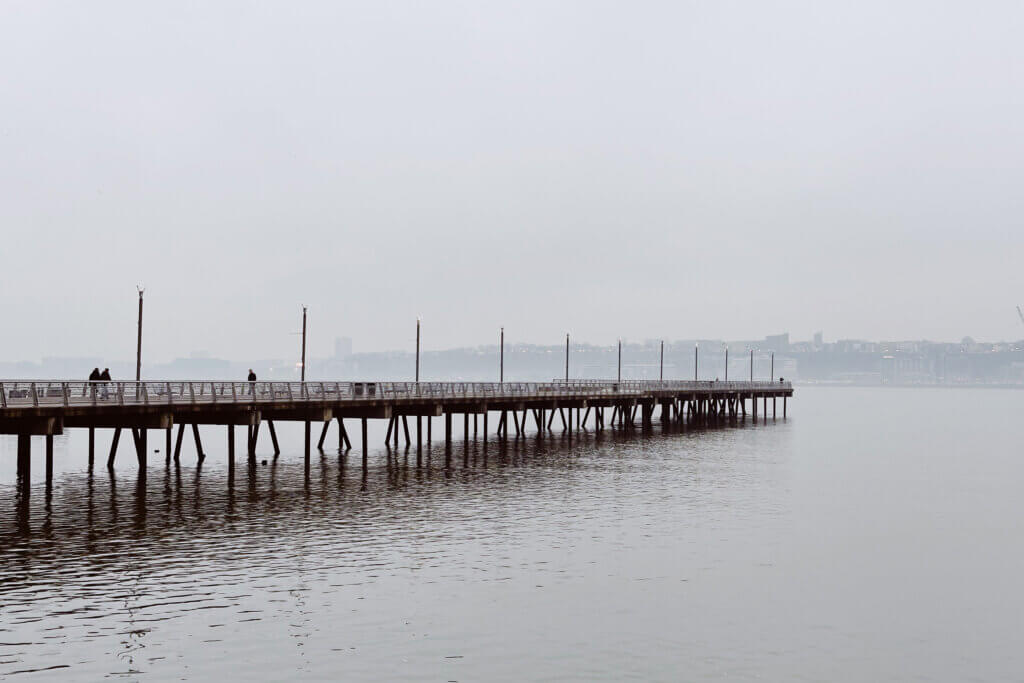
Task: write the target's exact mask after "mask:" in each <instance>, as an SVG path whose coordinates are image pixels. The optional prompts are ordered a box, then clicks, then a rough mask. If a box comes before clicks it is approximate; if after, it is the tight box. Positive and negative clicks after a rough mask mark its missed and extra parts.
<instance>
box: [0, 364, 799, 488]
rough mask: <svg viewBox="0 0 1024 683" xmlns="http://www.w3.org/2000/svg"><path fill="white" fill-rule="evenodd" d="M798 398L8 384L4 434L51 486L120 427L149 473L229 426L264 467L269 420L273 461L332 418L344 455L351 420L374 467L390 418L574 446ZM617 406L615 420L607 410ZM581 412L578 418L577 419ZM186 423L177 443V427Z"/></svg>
mask: <svg viewBox="0 0 1024 683" xmlns="http://www.w3.org/2000/svg"><path fill="white" fill-rule="evenodd" d="M792 395H793V387H792V384H791V383H789V382H782V381H779V382H719V381H677V380H670V381H637V380H627V381H614V380H611V381H609V380H567V381H563V380H555V381H551V382H309V381H307V382H265V381H256V382H221V381H209V380H203V381H200V380H197V381H153V380H146V381H138V382H136V381H127V382H123V381H118V382H112V381H97V382H82V381H66V380H35V381H25V380H0V434H11V435H17V437H18V478H19V481H24V482H26V485H27V482H28V479H29V474H30V468H31V445H30V444H31V441H30V438H31V436H33V435H42V436H44V437H46V439H45V441H46V472H47V476H46V481H47V483H48V484H49V483H50V482H51V481H52V469H53V437H54V436H55V435H58V434H63V433H64V430H66V429H72V428H82V429H88V430H89V467H90V469H91V467H92V465H93V461H94V456H95V430H97V429H113V430H114V433H113V439H112V443H111V448H110V453H109V455H108V458H107V465H108V467H113V465H114V459H115V457H116V454H117V449H118V444H119V441H120V435H121V431H122V430H124V429H127V430H130V431H131V434H132V439H133V441H134V445H135V452H136V457H137V458H138V463H139V467H140V471H141V472H142V473H144V472H145V468H146V458H147V453H148V448H147V433H148V431H149V430H153V429H157V430H163V431H164V432H165V438H166V449H165V451H164V452H165V454H166V459H167V461H168V462H169V461H170V459H171V457H172V455H173V457H174V459H175V460H177V459H178V458H179V457H180V453H181V445H182V439H183V436H184V434H185V427H186V426H190V427H191V431H192V435H193V438H194V440H195V446H196V452H197V453H198V454H199V459H200V461H201V460H202V459H203V458H204V457H205V452H204V450H203V447H202V442H201V440H200V438H199V425H225V426H227V427H228V429H227V445H228V448H227V457H228V465H229V467H233V466H234V456H235V427H236V426H239V425H245V426H246V430H247V440H246V451H247V453H248V456H249V458H250V459H255V451H256V445H257V443H258V439H259V434H260V427H261V425H262V424H264V423H266V425H267V431H268V432H269V433H270V438H271V441H272V444H273V448H274V453H275V455H276V454H278V453H280V448H279V446H278V442H277V434H276V431H275V429H274V422H275V421H297V422H302V423H304V425H305V449H304V453H305V457H306V460H307V462H308V460H309V454H310V428H311V424H312V423H314V422H315V423H321V424H322V428H321V433H320V440H319V443H318V448H322V447H323V443H324V439H325V438H326V436H327V430H328V427H329V425H330V424H331V422H332V421H333V420H337V423H338V448H339V449H342V450H344V449H350V448H351V447H352V444H351V441H350V439H349V436H348V432H347V430H346V428H345V423H344V420H345V419H346V418H348V419H357V420H359V421H360V423H361V431H362V451H363V462H364V465H365V463H366V457H367V450H368V443H367V421H368V420H371V419H377V420H387V421H388V432H387V436H386V437H385V442H386V443H387V444H389V445H390V444H391V443H392V442H393V443H394V445H395V446H397V445H398V443H399V438H400V436H401V435H402V434H401V433H403V432H404V439H405V444H406V446H410V445H412V443H413V438H412V437H411V435H410V428H409V418H410V417H413V418H415V429H414V431H415V441H416V444H417V446H418V447H421V446H422V443H423V438H424V430H423V418H425V417H426V418H432V417H442V416H443V417H444V439H445V445H446V446H448V447H450V445H451V440H452V435H453V430H452V416H453V415H462V416H463V432H464V438H465V439H467V440H468V439H469V437H470V417H471V416H472V424H473V436H474V437H475V436H477V434H478V431H477V430H478V418H482V422H483V439H484V444H485V445H486V443H487V438H488V435H489V425H488V417H489V416H490V414H491V413H495V414H496V418H497V422H496V427H495V436H496V437H497V438H499V439H508V438H509V428H510V427H512V430H513V437H514V438H518V437H520V436H524V435H525V431H526V427H527V418H528V417H532V420H533V423H534V424H535V425H536V428H537V430H538V432H540V433H541V434H543V433H544V432H545V431H548V430H550V429H551V427H552V425H553V424H554V420H555V417H556V415H557V416H558V417H559V422H558V426H559V427H561V428H562V430H563V431H564V432H566V433H567V434H568V436H569V438H572V433H573V431H574V430H580V429H587V428H588V426H587V425H588V422H590V423H592V428H593V429H595V430H601V429H604V428H605V427H606V426H607V425H609V424H611V425H614V424H616V423H617V424H618V425H619V426H621V427H634V426H636V424H637V419H638V418H639V422H640V426H641V427H642V428H643V429H649V428H650V427H651V426H652V423H653V419H654V415H655V412H656V409H658V408H659V407H660V415H659V417H660V420H661V422H662V423H663V424H668V423H673V422H678V423H684V422H690V423H701V424H710V423H717V422H723V421H727V420H729V419H734V418H737V417H738V416H740V415H747V403H748V401H749V403H750V414H752V415H753V417H754V418H755V419H756V418H757V416H758V402H759V401H760V402H761V405H762V408H761V410H762V415H763V417H764V418H765V419H767V417H768V401H769V399H771V403H772V416H773V417H775V414H776V407H777V403H776V401H777V399H779V398H781V399H782V416H783V418H785V416H786V401H787V399H788V398H789V397H791V396H792ZM608 409H611V415H610V416H607V417H608V420H607V421H606V412H605V411H606V410H608ZM574 410H575V420H574V419H573V411H574ZM591 416H593V417H592V419H591ZM432 422H433V421H432V420H430V419H428V420H426V427H427V428H426V434H425V436H426V439H427V441H428V443H429V442H430V440H431V438H432ZM174 426H177V427H178V432H177V438H176V439H175V440H174V443H173V447H172V430H173V427H174Z"/></svg>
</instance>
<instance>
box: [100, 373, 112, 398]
mask: <svg viewBox="0 0 1024 683" xmlns="http://www.w3.org/2000/svg"><path fill="white" fill-rule="evenodd" d="M100 380H101V381H102V382H103V398H110V392H109V391H108V390H107V382H109V381H110V368H103V372H101V373H100Z"/></svg>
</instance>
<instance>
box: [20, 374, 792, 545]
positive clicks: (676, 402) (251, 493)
mask: <svg viewBox="0 0 1024 683" xmlns="http://www.w3.org/2000/svg"><path fill="white" fill-rule="evenodd" d="M757 399H760V400H759V401H758V400H757ZM746 400H750V401H751V404H752V408H753V409H755V410H760V411H761V415H762V420H758V421H756V422H753V421H752V423H753V424H761V422H762V421H767V419H768V416H767V412H768V411H767V397H764V396H751V395H750V394H749V393H748V394H746V395H742V394H736V395H727V396H723V397H721V398H720V399H719V398H714V399H705V398H702V397H699V396H684V397H672V398H666V399H661V400H659V401H648V402H642V401H628V402H625V401H619V400H615V401H608V402H607V405H606V406H597V405H595V406H589V405H586V406H584V405H582V404H581V405H577V406H571V405H565V406H563V407H561V408H560V407H559V406H557V405H556V406H554V407H553V408H550V409H546V408H531V407H528V406H526V407H524V406H519V407H518V408H517V409H516V410H511V409H506V410H500V409H496V411H495V412H497V413H498V414H499V416H504V418H505V419H504V425H503V424H502V422H501V421H499V423H498V429H497V431H496V433H495V434H491V433H490V432H489V427H490V418H489V413H490V411H487V410H486V408H485V406H483V405H482V404H480V405H476V406H466V409H465V410H462V409H460V411H461V412H462V413H463V444H462V456H463V457H462V458H461V460H462V463H461V468H458V469H466V468H470V467H476V466H477V465H478V464H479V463H480V462H482V463H483V464H484V465H485V466H486V465H488V464H489V459H488V456H489V455H491V456H494V457H496V458H497V464H499V465H500V464H513V465H517V466H518V465H519V464H521V461H523V460H524V459H526V458H527V457H528V456H529V455H530V454H537V453H540V452H542V447H543V446H545V445H547V446H548V447H549V448H554V449H556V451H557V449H558V448H560V447H562V448H564V447H568V448H569V449H572V448H573V447H574V446H576V447H579V446H580V445H585V444H589V443H593V444H595V445H598V444H600V443H602V435H603V434H604V432H605V430H604V429H603V426H604V425H605V424H606V423H605V419H604V417H605V408H606V407H607V408H612V409H613V411H614V413H615V416H616V417H617V418H618V423H619V424H618V425H616V426H615V427H614V428H613V429H612V430H611V431H609V432H608V434H609V435H611V436H612V437H613V438H614V439H615V440H616V441H617V440H618V438H619V436H620V435H621V436H625V437H629V436H630V435H631V434H633V432H634V429H633V427H642V428H643V429H642V431H643V434H644V436H645V437H649V436H651V435H652V434H651V429H652V427H653V421H654V419H655V418H659V419H660V421H661V425H662V429H661V430H659V433H665V434H673V433H676V432H684V431H692V430H703V429H710V428H717V427H719V426H722V425H735V424H738V420H739V416H740V414H741V413H743V414H746V410H747V406H746ZM773 403H777V402H775V401H773ZM758 404H760V405H758ZM659 406H660V410H659V409H658V408H659ZM785 406H786V397H783V411H785ZM573 407H576V409H577V410H576V419H575V420H574V419H573V417H572V408H573ZM755 407H756V408H755ZM772 407H773V409H775V410H773V412H777V408H776V405H773V406H772ZM583 408H586V410H585V411H584V410H583ZM565 409H568V412H565ZM556 411H557V412H559V422H560V423H561V424H562V426H563V435H564V436H562V437H561V438H557V439H556V438H554V436H555V435H554V434H551V433H548V429H547V427H548V422H549V420H554V419H555V416H554V413H555V412H556ZM471 412H472V413H473V414H474V420H473V421H474V423H475V424H477V425H478V424H479V419H478V412H479V413H482V417H483V420H482V422H483V430H482V431H481V430H480V429H479V428H477V429H476V430H475V431H474V437H475V438H472V439H471V438H469V436H470V435H469V428H468V424H469V414H470V413H471ZM510 412H511V413H512V415H511V416H509V413H510ZM531 414H532V417H531ZM591 414H593V421H592V422H591V421H590V416H591ZM634 414H635V415H636V417H639V418H640V421H639V422H640V424H637V421H636V419H635V418H634V417H633V416H634ZM452 415H453V412H452V411H442V412H441V415H440V416H441V417H442V419H444V420H445V425H444V427H445V440H444V454H445V458H444V468H445V469H450V468H451V467H452V464H453V463H452V458H453V453H454V444H453V443H452V439H453V435H452V425H451V421H452V419H453V417H452ZM783 416H784V419H785V412H783ZM417 417H418V423H419V424H417V425H416V429H417V439H416V448H417V450H416V467H417V468H423V467H425V468H426V469H427V470H428V473H429V471H430V470H431V467H432V462H431V455H432V453H433V449H432V447H431V444H430V441H429V440H428V443H427V444H426V445H424V444H423V443H422V438H421V434H422V426H421V420H422V417H427V422H428V433H429V425H430V422H431V420H430V417H429V416H427V415H418V416H417ZM509 417H512V418H513V420H512V421H514V423H515V425H514V428H515V433H516V438H515V439H508V438H507V436H506V435H507V433H508V427H509V426H510V425H509V422H510V420H508V418H509ZM773 417H774V415H773ZM499 420H500V418H499ZM745 422H746V421H744V422H739V424H741V425H742V424H744V423H745ZM239 424H242V423H239ZM534 426H536V427H538V428H537V429H536V430H534V429H533V427H534ZM361 427H362V430H363V439H362V443H363V453H362V456H363V457H362V463H361V464H362V472H361V474H362V481H363V485H364V486H369V485H370V484H372V481H373V477H372V472H371V468H370V463H369V441H368V438H367V435H366V432H367V430H368V420H367V419H366V418H363V419H361ZM394 427H395V430H396V431H397V427H398V425H397V421H396V424H395V425H394ZM527 427H529V428H530V429H529V430H528V429H527ZM403 428H404V425H403ZM229 430H231V431H229V436H228V452H229V457H228V459H227V461H226V468H225V469H226V482H225V483H226V487H225V489H226V493H225V496H226V497H225V498H224V499H223V503H224V505H225V508H224V509H227V510H233V509H234V508H235V506H236V504H237V502H236V496H237V494H238V492H236V491H235V489H234V487H235V484H236V466H235V463H234V462H233V459H232V458H231V457H230V454H231V452H232V451H233V448H232V446H233V444H232V442H233V441H234V438H233V436H232V434H233V428H229ZM591 430H593V431H591ZM180 431H182V430H181V429H179V432H180ZM574 432H575V433H574ZM588 434H592V435H593V437H594V438H593V440H592V441H591V439H590V438H588V436H587V435H588ZM44 437H45V435H44ZM165 437H166V431H165ZM531 437H532V438H531ZM29 438H30V437H28V436H24V437H22V438H20V439H19V456H20V457H19V463H20V464H21V465H22V467H21V468H20V470H19V473H20V475H21V476H20V477H19V480H18V491H19V497H18V499H17V501H16V505H15V517H14V521H15V524H14V527H15V528H17V529H19V530H21V531H23V532H26V533H27V532H29V530H30V529H31V528H32V524H31V519H30V517H31V513H32V507H31V505H30V499H31V495H32V491H31V485H30V482H31V479H30V466H31V465H30V459H29V458H27V457H26V456H25V453H26V451H29V450H30V449H27V448H26V443H27V442H28V441H29ZM492 438H493V439H494V441H495V443H491V440H492ZM139 440H140V441H141V433H140V439H139ZM40 441H42V440H40ZM411 442H412V439H411V438H410V439H409V440H408V443H407V446H406V448H405V449H404V451H403V453H402V457H401V459H400V458H399V456H398V452H397V451H395V450H393V449H391V448H390V444H389V448H388V450H387V451H386V468H385V469H386V471H388V472H390V473H391V480H390V485H391V486H401V485H402V484H403V482H406V481H408V480H409V478H408V471H407V468H408V467H409V464H410V460H411V454H410V453H409V451H410V449H411ZM495 445H497V446H498V450H497V452H496V453H495V452H494V450H493V449H494V447H495ZM198 448H201V443H197V449H198ZM424 448H425V449H426V453H424ZM344 451H345V449H344V438H343V437H342V436H341V433H340V426H339V456H342V455H343V453H344ZM424 455H425V456H426V457H424ZM480 456H482V457H480ZM392 458H393V459H392ZM165 460H166V459H165ZM249 462H250V466H249V467H248V468H247V483H248V496H247V498H248V502H249V503H254V502H255V501H257V500H258V499H259V498H260V497H261V495H262V494H261V493H260V488H261V487H260V482H259V477H258V469H257V463H256V462H255V461H253V460H250V461H249ZM275 462H276V461H275ZM344 463H345V460H344V458H343V457H339V468H340V469H339V472H338V481H339V484H340V483H341V482H343V481H344V479H345V476H346V475H345V473H344V471H343V468H344ZM304 465H306V467H304V469H303V485H304V486H305V487H306V493H307V495H309V494H310V491H309V487H310V485H311V483H312V480H313V479H314V478H315V477H314V476H313V474H312V472H311V471H310V467H309V465H308V461H305V460H304ZM330 466H331V463H330V462H329V461H327V460H325V459H323V458H321V462H320V467H319V468H318V470H319V472H318V473H317V476H319V477H320V483H321V486H319V487H318V489H319V494H320V495H321V496H322V495H324V492H325V491H326V490H327V489H328V488H330V487H329V486H328V485H327V484H326V481H325V479H324V477H325V476H331V477H332V478H333V473H330V470H329V468H330ZM403 469H404V470H405V471H403ZM277 472H278V470H277V469H276V468H271V470H270V494H269V495H270V496H271V497H273V496H274V495H275V493H274V487H275V484H276V478H277V474H276V473H277ZM201 473H202V468H201V465H200V464H198V463H197V466H196V468H195V475H194V476H195V485H196V489H197V491H198V489H199V483H200V481H201V479H202V478H203V477H202V476H201ZM108 476H109V485H110V498H109V507H110V510H109V519H111V520H113V523H114V524H115V525H116V524H118V523H119V520H118V517H119V515H120V514H121V513H122V512H123V511H122V510H121V509H120V508H121V507H123V506H122V505H121V502H122V501H121V500H120V499H119V497H118V495H119V494H121V498H122V499H123V490H122V491H118V490H117V479H116V477H115V476H114V475H113V473H109V474H108ZM144 476H145V475H144V473H142V479H141V480H135V481H134V485H133V489H134V491H135V495H134V498H133V505H132V510H131V512H132V515H131V516H130V517H127V518H126V520H130V524H131V525H132V527H133V528H135V529H136V530H137V531H138V532H146V531H148V529H149V527H150V526H151V525H152V522H153V515H147V505H148V503H147V500H146V498H147V488H146V485H145V480H144ZM224 476H225V472H224V471H219V472H215V476H214V481H224ZM93 481H94V480H93V479H92V478H90V479H88V482H89V489H90V490H89V493H88V495H87V496H86V498H87V504H86V505H85V506H83V507H82V508H81V509H83V510H87V511H88V515H87V517H88V519H87V520H86V524H87V525H90V526H91V525H92V522H93V520H94V518H95V516H96V515H95V509H94V503H93V501H94V500H95V496H94V494H93V492H92V487H93ZM162 487H163V490H164V495H165V499H166V500H168V504H169V506H170V504H171V501H172V500H173V501H175V502H176V506H174V509H177V511H178V516H179V518H182V519H184V518H185V517H187V513H186V514H185V515H184V516H182V514H181V503H182V498H181V490H182V487H181V466H180V463H179V462H178V461H175V465H174V474H173V480H172V475H171V473H170V468H169V467H168V468H165V476H164V478H163V481H162ZM64 488H65V486H64V484H63V483H62V484H61V486H59V487H58V488H57V489H56V491H58V492H60V491H62V490H63V489H64ZM122 489H123V487H122ZM39 491H40V492H41V491H42V487H40V489H39ZM148 494H149V495H148V497H149V498H152V494H153V491H148ZM62 495H63V494H62ZM44 500H46V502H47V508H46V509H47V510H48V511H57V513H58V514H59V513H60V511H61V510H62V509H63V508H62V506H51V505H49V502H50V500H53V499H42V498H41V499H40V503H38V504H37V511H42V509H43V501H44ZM243 505H244V504H243ZM194 507H195V509H197V510H199V509H201V508H202V502H201V501H200V500H199V496H198V495H197V496H196V499H195V501H194ZM170 511H171V508H169V512H170ZM41 519H43V518H41ZM46 524H47V521H46V520H45V519H43V526H46ZM9 528H10V527H9ZM36 528H37V529H38V528H40V527H38V526H37V527H36Z"/></svg>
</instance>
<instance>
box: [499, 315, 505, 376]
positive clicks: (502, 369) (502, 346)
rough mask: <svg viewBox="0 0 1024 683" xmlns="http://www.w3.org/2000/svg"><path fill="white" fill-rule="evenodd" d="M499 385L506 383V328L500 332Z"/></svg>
mask: <svg viewBox="0 0 1024 683" xmlns="http://www.w3.org/2000/svg"><path fill="white" fill-rule="evenodd" d="M498 349H499V351H498V383H499V384H504V383H505V328H504V327H502V328H501V331H500V332H498Z"/></svg>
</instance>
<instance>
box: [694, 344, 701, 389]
mask: <svg viewBox="0 0 1024 683" xmlns="http://www.w3.org/2000/svg"><path fill="white" fill-rule="evenodd" d="M699 348H700V344H698V343H697V342H694V343H693V381H694V382H696V381H697V361H698V360H699V359H698V358H697V350H698V349H699Z"/></svg>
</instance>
